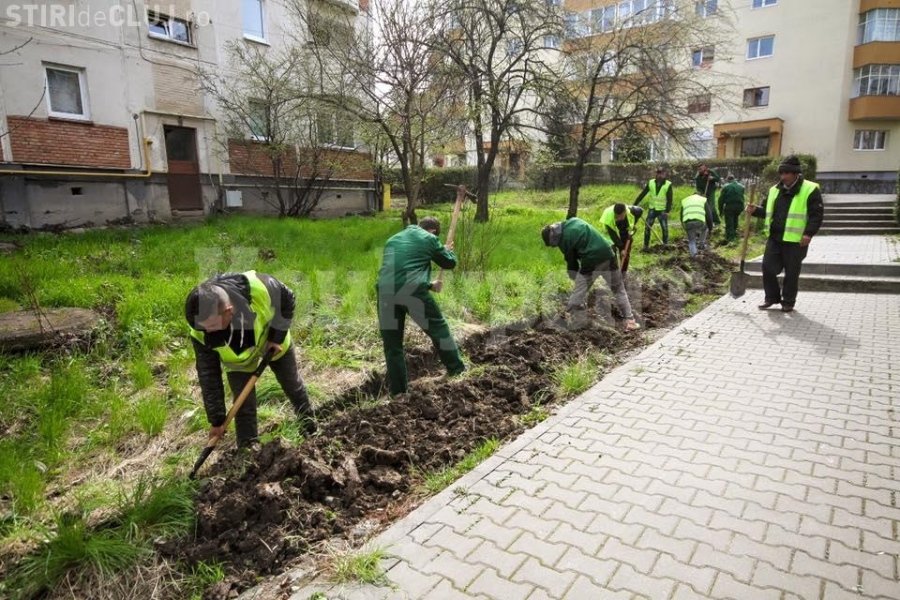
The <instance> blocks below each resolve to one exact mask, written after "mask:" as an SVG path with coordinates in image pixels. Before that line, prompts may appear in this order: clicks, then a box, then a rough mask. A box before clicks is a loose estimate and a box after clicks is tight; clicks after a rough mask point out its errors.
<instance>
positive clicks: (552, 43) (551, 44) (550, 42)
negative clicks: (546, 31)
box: [544, 35, 562, 48]
mask: <svg viewBox="0 0 900 600" xmlns="http://www.w3.org/2000/svg"><path fill="white" fill-rule="evenodd" d="M561 45H562V42H561V41H560V39H559V36H556V35H545V36H544V47H545V48H559V47H560V46H561Z"/></svg>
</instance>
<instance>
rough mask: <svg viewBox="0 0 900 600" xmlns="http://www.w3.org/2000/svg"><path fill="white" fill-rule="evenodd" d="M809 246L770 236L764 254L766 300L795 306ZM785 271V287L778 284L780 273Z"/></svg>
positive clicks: (763, 268)
mask: <svg viewBox="0 0 900 600" xmlns="http://www.w3.org/2000/svg"><path fill="white" fill-rule="evenodd" d="M808 251H809V246H801V245H800V244H798V243H796V242H782V241H777V240H773V239H772V238H769V239H768V240H767V241H766V252H765V254H763V262H762V271H763V289H764V290H765V292H766V302H772V303H775V304H778V303H780V304H782V305H785V304H787V305H788V306H793V305H794V303H795V302H796V301H797V284H798V282H799V280H800V267H801V266H802V264H803V259H804V258H806V253H807V252H808ZM782 271H784V289H781V288H780V287H779V285H778V275H779V274H780V273H781V272H782Z"/></svg>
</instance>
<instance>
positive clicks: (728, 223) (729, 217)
mask: <svg viewBox="0 0 900 600" xmlns="http://www.w3.org/2000/svg"><path fill="white" fill-rule="evenodd" d="M742 212H744V211H743V210H737V211H735V210H730V209H728V208H726V209H725V210H724V211H722V213H723V214H722V216H723V217H724V218H725V241H728V242H730V241H732V240H736V239H737V229H738V219H739V218H740V217H741V213H742ZM748 218H749V217H748Z"/></svg>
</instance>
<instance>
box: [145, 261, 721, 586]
mask: <svg viewBox="0 0 900 600" xmlns="http://www.w3.org/2000/svg"><path fill="white" fill-rule="evenodd" d="M730 270H731V266H730V264H729V263H727V262H726V261H724V260H723V259H721V258H718V257H717V256H715V255H704V256H701V257H699V258H698V259H695V260H690V259H688V258H687V255H686V253H685V252H684V251H683V250H679V251H678V252H677V254H676V255H675V256H673V257H672V258H670V259H666V263H665V265H664V271H666V272H667V273H668V274H667V275H666V276H663V277H659V278H658V279H656V280H646V279H641V278H639V276H637V275H636V274H634V273H630V274H629V276H628V277H629V282H628V285H629V289H630V291H631V292H632V293H633V294H634V295H635V296H638V295H639V296H640V303H639V304H638V305H637V306H636V307H635V308H638V306H639V307H640V311H639V312H640V315H641V318H642V320H643V322H644V323H645V325H647V326H650V327H667V326H671V325H673V324H674V323H677V322H678V321H679V320H680V319H682V318H683V316H684V314H683V311H682V308H683V306H684V304H685V302H686V300H687V298H688V294H689V293H721V290H722V284H723V283H725V281H726V279H727V275H728V272H729V271H730ZM604 298H606V300H605V299H604ZM607 301H608V297H607V296H604V297H603V298H601V300H600V301H599V302H598V303H597V305H596V306H594V307H592V308H591V309H589V311H588V318H587V319H586V320H585V321H582V322H579V323H573V322H570V321H563V320H560V319H557V318H548V319H540V320H535V321H533V322H527V323H518V324H515V325H512V326H509V327H505V328H502V329H498V330H493V331H486V332H485V331H482V332H477V333H473V334H472V335H469V336H468V337H467V338H466V340H465V342H464V343H463V350H464V353H465V355H466V356H467V358H468V359H469V362H470V365H469V366H470V370H469V372H468V373H467V374H466V375H464V376H462V377H460V378H453V379H449V378H446V377H443V376H442V375H441V373H442V372H443V369H442V367H441V366H440V364H439V363H438V361H437V359H436V357H435V356H433V355H432V354H431V353H430V352H428V351H423V350H416V349H410V350H409V352H408V364H409V372H410V381H411V384H410V391H409V393H408V394H403V395H400V396H398V397H395V398H392V399H390V400H387V399H386V397H385V396H384V390H383V387H384V382H383V378H382V375H381V374H378V373H376V374H374V375H371V376H370V377H369V378H368V379H367V380H365V381H363V382H361V383H360V384H359V385H357V386H356V387H354V388H351V389H349V390H348V391H346V392H344V393H343V394H342V395H340V396H339V397H337V398H336V399H335V401H333V402H331V403H329V404H328V405H327V406H325V407H323V408H322V410H321V411H320V418H321V423H320V433H319V435H317V436H315V437H313V438H311V439H308V440H306V441H304V442H303V443H302V444H300V445H299V446H295V447H292V446H286V445H284V444H282V443H280V442H279V441H274V442H271V443H268V444H264V445H263V446H261V447H260V448H259V450H258V451H257V452H255V453H254V454H252V455H249V456H248V455H244V456H241V455H239V454H236V453H234V452H232V453H229V454H227V455H224V456H222V457H221V459H220V460H219V461H217V462H215V463H214V464H211V465H209V466H208V467H205V468H206V472H205V473H204V475H205V476H206V479H205V480H204V482H203V483H202V488H201V493H200V495H199V497H198V499H197V514H198V526H197V531H196V539H195V540H193V541H190V542H185V541H183V540H182V541H175V542H169V543H162V544H160V546H159V551H160V552H161V553H162V555H163V556H165V557H166V558H169V559H173V560H179V561H185V562H187V563H188V564H190V563H196V562H198V561H210V562H220V563H224V565H225V566H226V568H227V578H226V580H225V581H224V582H222V583H220V584H218V585H216V586H214V587H213V588H210V589H209V590H207V592H206V595H205V598H207V599H209V600H218V599H224V598H232V597H235V596H236V595H237V593H239V592H240V591H242V590H244V589H246V588H248V587H250V586H252V585H255V584H256V583H257V582H258V581H259V580H260V578H264V577H266V576H271V575H276V574H279V573H282V572H284V571H285V570H287V569H288V568H289V567H290V566H291V565H292V564H296V563H297V562H298V561H299V560H301V559H303V558H304V557H307V558H308V556H309V553H310V552H311V551H312V550H313V549H314V548H315V547H316V546H317V545H319V544H321V543H323V542H326V541H329V540H335V539H340V540H346V541H349V542H350V543H357V544H358V543H361V542H362V541H364V540H363V539H360V536H359V531H358V529H357V528H358V527H359V526H360V524H362V523H366V524H374V526H372V527H370V528H369V530H368V531H369V532H370V533H374V532H377V531H379V530H381V529H384V528H385V527H387V526H388V525H390V524H391V523H392V522H393V521H395V520H396V519H398V518H400V517H402V516H403V515H405V514H406V513H407V512H409V511H410V510H412V509H413V508H415V507H416V506H417V505H418V504H419V503H420V502H421V500H422V499H423V496H422V494H421V492H419V491H418V489H419V485H420V484H421V482H422V476H421V473H422V472H423V471H424V472H431V471H437V470H440V469H443V468H446V467H449V466H451V465H453V464H455V463H457V462H458V461H459V460H460V459H462V458H463V457H464V456H465V455H466V454H467V453H469V452H470V451H472V450H473V449H475V448H476V447H477V446H478V445H479V444H481V443H482V442H483V441H485V440H487V439H489V438H497V439H499V440H500V441H501V442H506V441H509V440H511V439H513V438H515V437H516V436H518V435H519V434H520V433H522V432H523V431H524V430H525V429H526V428H527V426H526V425H525V424H524V423H523V420H522V418H521V417H522V416H523V415H525V414H527V413H528V412H529V411H531V410H532V408H533V406H534V405H535V404H536V403H544V404H553V403H556V402H559V401H561V399H557V398H556V397H555V395H554V384H553V381H552V373H553V369H554V367H556V366H558V365H561V364H565V363H569V362H572V361H574V360H576V359H577V358H578V357H580V356H582V355H584V354H586V353H594V352H597V351H603V352H605V353H606V354H607V355H610V356H614V357H622V356H625V355H626V354H627V353H630V352H631V351H633V350H634V349H635V348H638V347H640V346H642V345H643V344H645V343H646V342H645V340H644V338H643V336H642V335H641V334H623V333H621V331H622V327H621V322H613V320H612V312H611V311H610V309H609V306H608V304H607V303H606V302H607ZM379 398H381V400H380V401H379V400H378V399H379ZM274 587H275V588H276V589H277V590H281V587H280V586H278V585H276V586H274ZM276 593H277V595H276V596H272V597H283V598H286V597H288V595H289V590H281V591H277V592H276Z"/></svg>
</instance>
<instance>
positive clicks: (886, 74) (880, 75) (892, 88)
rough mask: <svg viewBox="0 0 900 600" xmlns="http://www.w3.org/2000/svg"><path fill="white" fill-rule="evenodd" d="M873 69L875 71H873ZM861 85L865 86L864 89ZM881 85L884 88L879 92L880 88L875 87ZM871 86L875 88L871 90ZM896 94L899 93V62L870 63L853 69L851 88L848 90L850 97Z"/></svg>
mask: <svg viewBox="0 0 900 600" xmlns="http://www.w3.org/2000/svg"><path fill="white" fill-rule="evenodd" d="M873 71H876V72H874V73H873ZM891 84H893V85H891ZM863 87H865V90H863V89H862V88H863ZM881 87H883V88H884V92H883V93H881V90H879V89H877V88H881ZM872 88H876V89H875V90H874V91H873V89H872ZM892 92H893V93H892ZM898 95H900V64H898V65H881V64H877V65H876V64H871V65H863V66H862V67H859V68H857V69H853V88H852V90H851V92H850V97H851V98H862V97H865V96H898Z"/></svg>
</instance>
